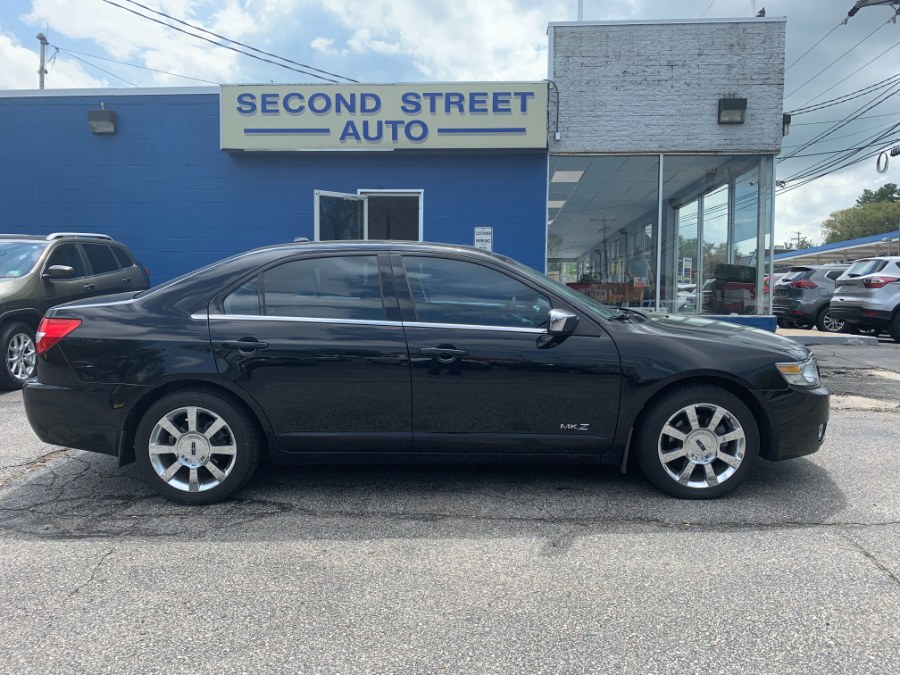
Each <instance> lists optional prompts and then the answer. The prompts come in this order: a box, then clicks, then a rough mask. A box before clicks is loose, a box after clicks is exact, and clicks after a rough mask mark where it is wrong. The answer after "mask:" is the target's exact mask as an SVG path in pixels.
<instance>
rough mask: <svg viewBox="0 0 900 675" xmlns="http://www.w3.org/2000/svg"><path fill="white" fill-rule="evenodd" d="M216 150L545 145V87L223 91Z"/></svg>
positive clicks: (314, 87) (252, 88)
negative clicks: (218, 143) (219, 135)
mask: <svg viewBox="0 0 900 675" xmlns="http://www.w3.org/2000/svg"><path fill="white" fill-rule="evenodd" d="M219 106H220V118H221V134H222V136H221V147H222V149H223V150H437V149H443V150H448V149H449V150H463V149H486V148H498V149H502V148H509V149H513V148H517V149H518V148H530V149H545V148H546V147H547V83H546V82H500V83H498V82H494V83H476V84H459V83H448V84H415V83H412V84H374V85H366V84H353V85H349V84H348V85H343V84H341V85H304V84H300V85H224V86H222V90H221V93H220V96H219Z"/></svg>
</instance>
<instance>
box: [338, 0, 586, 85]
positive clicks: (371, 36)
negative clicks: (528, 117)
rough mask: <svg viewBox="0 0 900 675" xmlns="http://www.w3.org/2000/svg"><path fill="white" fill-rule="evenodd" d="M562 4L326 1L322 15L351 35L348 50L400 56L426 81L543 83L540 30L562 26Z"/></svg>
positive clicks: (544, 71) (544, 38)
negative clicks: (550, 23)
mask: <svg viewBox="0 0 900 675" xmlns="http://www.w3.org/2000/svg"><path fill="white" fill-rule="evenodd" d="M569 4H570V3H567V2H553V3H543V4H541V5H540V6H539V7H538V8H527V7H525V6H523V5H522V3H516V2H514V1H513V0H492V2H484V1H483V0H458V1H457V2H453V3H425V2H418V1H416V0H370V1H369V2H364V3H346V2H341V1H339V0H326V2H325V3H324V7H325V9H327V10H328V11H329V12H330V13H331V14H332V15H333V16H334V17H335V18H336V19H338V20H339V21H340V22H341V23H342V24H343V25H344V26H346V27H347V28H350V29H352V30H354V31H355V32H354V34H353V36H352V37H351V38H350V39H349V40H348V47H349V48H350V49H351V50H353V51H354V52H358V53H380V54H384V53H398V54H404V55H406V56H407V57H408V58H409V59H410V60H411V61H412V62H413V63H414V64H415V67H416V69H417V70H418V72H419V73H421V75H422V76H423V77H425V78H429V79H434V80H533V79H542V78H544V77H546V76H547V35H546V29H547V22H548V21H549V20H552V19H555V18H559V17H565V18H568V17H567V12H568V10H569V9H570V8H569ZM359 26H365V28H364V29H359V28H358V27H359Z"/></svg>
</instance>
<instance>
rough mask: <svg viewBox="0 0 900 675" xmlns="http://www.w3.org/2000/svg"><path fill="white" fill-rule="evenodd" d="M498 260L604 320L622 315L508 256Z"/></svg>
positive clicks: (614, 308)
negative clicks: (586, 308) (551, 288)
mask: <svg viewBox="0 0 900 675" xmlns="http://www.w3.org/2000/svg"><path fill="white" fill-rule="evenodd" d="M497 257H498V258H502V259H503V260H504V261H505V262H507V263H509V264H510V265H512V266H513V267H515V268H516V269H517V270H519V271H520V272H522V273H524V274H525V275H527V276H528V277H530V278H531V279H533V280H534V281H536V282H538V283H539V284H544V285H546V284H550V286H552V287H553V289H554V290H555V291H557V292H558V293H561V294H562V295H564V296H566V297H567V298H568V299H570V300H572V302H574V303H575V304H577V305H581V306H585V305H586V306H587V307H588V308H589V309H592V310H594V311H595V312H596V313H597V314H599V315H600V316H602V317H603V318H604V319H612V318H615V317H616V316H617V315H619V314H620V312H621V310H619V309H618V308H616V307H610V306H609V305H604V304H603V303H602V302H597V301H596V300H594V299H593V298H592V297H590V296H588V295H585V294H584V293H579V292H578V291H576V290H574V289H572V288H569V287H568V286H566V285H565V284H563V283H560V282H559V281H557V280H556V279H551V278H550V277H548V276H547V275H546V274H541V273H540V272H538V271H537V270H535V269H533V268H531V267H528V265H524V264H522V263H520V262H519V261H518V260H513V259H512V258H507V257H506V256H497Z"/></svg>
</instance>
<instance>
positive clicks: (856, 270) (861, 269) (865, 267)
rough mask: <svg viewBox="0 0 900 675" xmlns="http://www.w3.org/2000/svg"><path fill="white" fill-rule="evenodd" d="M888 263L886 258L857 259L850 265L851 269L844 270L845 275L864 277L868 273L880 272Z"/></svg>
mask: <svg viewBox="0 0 900 675" xmlns="http://www.w3.org/2000/svg"><path fill="white" fill-rule="evenodd" d="M885 265H887V261H886V260H878V259H872V260H857V261H856V262H855V263H853V264H852V265H850V269H848V270H847V271H846V272H844V276H845V277H862V276H865V275H866V274H875V272H880V271H881V268H882V267H884V266H885Z"/></svg>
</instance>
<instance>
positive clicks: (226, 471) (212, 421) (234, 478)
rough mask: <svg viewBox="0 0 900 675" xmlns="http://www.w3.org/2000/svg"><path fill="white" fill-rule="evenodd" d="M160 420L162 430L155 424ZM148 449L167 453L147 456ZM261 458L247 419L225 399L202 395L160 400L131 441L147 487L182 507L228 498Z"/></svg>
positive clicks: (185, 393)
mask: <svg viewBox="0 0 900 675" xmlns="http://www.w3.org/2000/svg"><path fill="white" fill-rule="evenodd" d="M192 410H196V412H195V413H193V414H192V412H191V411H192ZM191 417H193V420H191ZM164 420H165V421H167V423H168V424H167V425H162V424H160V423H161V422H163V421H164ZM214 425H216V426H217V427H218V429H217V430H214V429H213V426H214ZM191 426H193V427H194V428H193V429H191ZM168 429H173V430H175V431H178V432H179V435H178V436H176V435H174V434H173V433H172V432H171V431H169V430H168ZM210 431H212V435H209V432H210ZM151 446H154V447H155V448H163V447H165V448H168V447H171V448H172V451H171V452H159V451H154V452H151V449H150V448H151ZM261 454H262V448H261V440H260V435H259V433H258V432H257V426H256V424H255V421H254V419H253V418H252V417H251V416H250V414H249V413H248V412H247V411H246V410H244V408H243V407H242V406H241V405H240V404H239V403H237V402H236V401H234V400H233V399H232V398H231V397H229V396H227V395H221V394H218V393H217V394H212V393H210V392H208V391H204V390H186V391H179V392H176V393H174V394H169V395H168V396H165V397H163V398H161V399H160V400H159V401H157V402H156V403H154V404H153V405H152V406H150V408H149V409H148V410H147V412H146V413H144V416H143V417H142V418H141V421H140V423H139V424H138V428H137V434H136V436H135V459H136V461H137V465H138V467H139V468H140V471H141V473H143V475H144V477H145V478H146V480H147V482H148V483H149V484H150V486H151V487H152V488H153V489H154V490H156V491H157V492H158V493H159V494H161V495H162V496H163V497H166V498H167V499H171V500H172V501H176V502H179V503H182V504H212V503H213V502H218V501H221V500H223V499H226V498H227V497H229V496H230V495H232V494H234V493H235V492H236V491H237V490H239V489H240V488H241V487H242V486H243V485H244V484H245V483H246V482H247V480H248V479H249V478H250V476H252V475H253V473H254V471H256V467H257V466H258V465H259V459H260V455H261ZM176 465H180V466H176ZM214 472H215V473H214ZM166 476H168V478H167V477H166Z"/></svg>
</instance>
